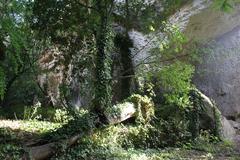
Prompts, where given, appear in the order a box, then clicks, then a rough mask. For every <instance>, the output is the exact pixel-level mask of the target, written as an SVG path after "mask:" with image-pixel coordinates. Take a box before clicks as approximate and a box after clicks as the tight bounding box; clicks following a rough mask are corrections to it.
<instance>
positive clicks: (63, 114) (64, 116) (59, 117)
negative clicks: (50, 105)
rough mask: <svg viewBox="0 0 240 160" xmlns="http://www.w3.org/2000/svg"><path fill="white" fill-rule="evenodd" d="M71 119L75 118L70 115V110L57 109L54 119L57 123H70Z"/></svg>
mask: <svg viewBox="0 0 240 160" xmlns="http://www.w3.org/2000/svg"><path fill="white" fill-rule="evenodd" d="M71 119H73V117H72V116H70V114H69V112H68V111H67V110H66V109H56V111H55V114H54V117H53V120H54V122H56V123H63V124H65V123H68V122H69V121H70V120H71Z"/></svg>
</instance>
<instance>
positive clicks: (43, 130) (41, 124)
mask: <svg viewBox="0 0 240 160" xmlns="http://www.w3.org/2000/svg"><path fill="white" fill-rule="evenodd" d="M20 124H21V126H20V129H21V130H22V131H25V132H29V133H34V134H38V135H40V136H42V135H44V134H47V133H49V132H54V131H56V130H57V129H59V128H61V127H62V124H60V123H52V122H47V121H39V120H25V121H21V122H20Z"/></svg>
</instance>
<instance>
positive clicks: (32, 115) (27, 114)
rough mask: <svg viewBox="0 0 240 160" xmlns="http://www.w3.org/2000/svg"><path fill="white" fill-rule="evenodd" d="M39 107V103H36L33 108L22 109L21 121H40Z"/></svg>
mask: <svg viewBox="0 0 240 160" xmlns="http://www.w3.org/2000/svg"><path fill="white" fill-rule="evenodd" d="M40 107H41V103H40V102H38V103H37V104H35V105H34V106H31V107H29V106H25V107H24V113H23V119H24V120H34V119H40V118H41V115H40V114H39V108H40Z"/></svg>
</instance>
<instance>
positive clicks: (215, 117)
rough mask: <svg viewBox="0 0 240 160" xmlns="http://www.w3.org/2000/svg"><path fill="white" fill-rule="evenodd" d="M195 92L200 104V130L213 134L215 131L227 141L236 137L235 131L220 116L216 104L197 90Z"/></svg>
mask: <svg viewBox="0 0 240 160" xmlns="http://www.w3.org/2000/svg"><path fill="white" fill-rule="evenodd" d="M194 92H196V94H195V95H197V96H198V97H195V98H197V99H198V100H200V102H199V103H198V104H197V105H200V106H198V107H200V110H201V111H200V116H199V120H200V128H201V129H206V130H211V131H213V132H215V131H217V132H218V133H217V134H218V135H220V136H221V137H222V138H224V139H227V140H233V139H234V137H235V135H236V130H235V129H234V128H233V126H232V125H231V123H230V122H229V121H228V120H227V119H226V118H225V117H224V116H223V115H222V114H221V112H220V111H219V109H218V107H217V106H216V104H215V103H214V102H213V101H212V100H211V99H210V98H208V97H207V96H206V95H204V94H203V93H201V92H200V91H199V90H194Z"/></svg>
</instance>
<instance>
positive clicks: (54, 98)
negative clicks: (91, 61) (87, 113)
mask: <svg viewBox="0 0 240 160" xmlns="http://www.w3.org/2000/svg"><path fill="white" fill-rule="evenodd" d="M77 60H78V59H77V58H74V57H73V58H72V60H70V61H67V60H66V58H65V56H64V53H63V52H62V51H60V50H59V49H58V47H57V46H52V47H51V48H49V49H47V50H46V51H45V52H44V53H43V54H42V56H41V57H40V59H39V61H38V65H39V68H40V74H39V75H38V82H39V85H40V87H41V88H42V90H43V91H44V92H45V95H46V96H47V97H48V99H49V101H50V103H52V105H53V106H58V107H59V106H63V105H66V103H68V104H71V105H72V106H73V107H75V108H79V107H81V106H84V105H86V103H88V102H89V101H90V100H89V93H90V91H89V89H87V90H88V91H89V93H88V92H84V96H82V95H81V90H83V87H82V86H81V85H82V83H81V82H80V80H79V77H81V76H83V75H84V74H86V73H85V72H84V71H82V70H80V71H78V72H76V71H75V70H74V65H75V63H77V62H75V61H77ZM80 74H81V75H80ZM64 85H65V86H67V89H68V90H69V92H70V93H69V95H67V96H68V97H64V96H63V95H61V87H62V86H64ZM66 101H68V102H66Z"/></svg>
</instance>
